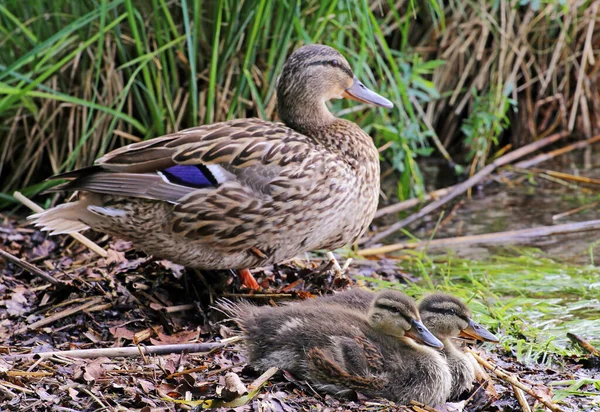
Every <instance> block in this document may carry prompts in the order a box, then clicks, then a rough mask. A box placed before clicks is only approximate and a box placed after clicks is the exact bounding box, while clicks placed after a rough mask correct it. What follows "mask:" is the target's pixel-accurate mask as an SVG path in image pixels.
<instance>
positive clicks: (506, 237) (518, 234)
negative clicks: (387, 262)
mask: <svg viewBox="0 0 600 412" xmlns="http://www.w3.org/2000/svg"><path fill="white" fill-rule="evenodd" d="M599 229H600V220H588V221H586V222H577V223H565V224H562V225H554V226H540V227H533V228H529V229H520V230H509V231H506V232H496V233H485V234H483V235H473V236H459V237H450V238H444V239H434V240H424V241H422V242H413V243H410V242H401V243H395V244H393V245H385V246H380V247H375V248H371V249H363V250H359V251H358V254H359V255H360V256H370V255H380V254H385V253H391V252H395V251H397V250H402V249H419V248H422V247H433V246H437V247H439V246H446V247H447V246H456V245H473V244H492V243H505V242H508V241H513V242H515V241H522V240H526V239H531V238H536V237H543V236H552V235H560V234H567V233H573V232H583V231H587V230H599Z"/></svg>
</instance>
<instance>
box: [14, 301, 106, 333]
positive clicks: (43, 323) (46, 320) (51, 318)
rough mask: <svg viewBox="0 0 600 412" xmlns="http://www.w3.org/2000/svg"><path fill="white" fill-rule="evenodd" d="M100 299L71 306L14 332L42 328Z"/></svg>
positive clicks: (94, 303)
mask: <svg viewBox="0 0 600 412" xmlns="http://www.w3.org/2000/svg"><path fill="white" fill-rule="evenodd" d="M100 301H102V298H94V299H92V300H90V301H89V302H87V303H84V304H83V305H79V306H76V307H74V308H69V309H66V310H63V311H62V312H58V313H55V314H54V315H52V316H49V317H47V318H44V319H41V320H38V321H37V322H33V323H32V324H31V325H27V326H24V327H22V328H20V329H17V330H16V331H15V332H14V334H15V335H20V334H21V333H24V332H26V331H28V330H32V329H37V328H41V327H42V326H46V325H49V324H51V323H53V322H55V321H57V320H59V319H62V318H66V317H67V316H71V315H73V314H75V313H77V312H81V311H84V310H86V309H87V308H90V307H92V306H94V305H97V304H98V303H100Z"/></svg>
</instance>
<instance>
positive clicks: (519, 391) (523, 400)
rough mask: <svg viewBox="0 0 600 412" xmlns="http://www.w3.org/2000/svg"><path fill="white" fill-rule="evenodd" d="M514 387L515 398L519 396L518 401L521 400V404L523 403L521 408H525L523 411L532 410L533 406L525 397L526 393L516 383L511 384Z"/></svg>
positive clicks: (528, 411) (529, 411)
mask: <svg viewBox="0 0 600 412" xmlns="http://www.w3.org/2000/svg"><path fill="white" fill-rule="evenodd" d="M510 386H511V387H512V389H513V391H514V392H515V398H517V401H518V402H519V405H521V409H522V410H523V412H531V408H530V407H529V404H528V403H527V399H526V398H525V393H524V392H523V390H522V389H520V388H517V387H516V386H515V385H510Z"/></svg>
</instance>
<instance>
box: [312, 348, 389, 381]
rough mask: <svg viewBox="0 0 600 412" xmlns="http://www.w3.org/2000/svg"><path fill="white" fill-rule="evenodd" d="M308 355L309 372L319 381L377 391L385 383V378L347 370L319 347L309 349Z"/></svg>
mask: <svg viewBox="0 0 600 412" xmlns="http://www.w3.org/2000/svg"><path fill="white" fill-rule="evenodd" d="M306 356H307V360H308V368H309V373H310V375H311V376H312V377H313V378H314V379H315V380H317V381H320V382H323V383H330V384H335V385H339V386H341V387H345V388H348V389H352V390H356V391H376V390H379V389H381V388H382V387H383V385H384V380H382V379H380V378H376V377H365V376H360V375H357V374H354V373H350V372H348V371H346V370H345V369H344V368H343V367H342V366H341V365H340V364H338V363H337V362H335V361H333V360H331V359H330V358H329V357H328V356H327V355H326V354H325V352H324V351H323V350H321V349H320V348H318V347H313V348H311V349H309V350H308V351H307V353H306Z"/></svg>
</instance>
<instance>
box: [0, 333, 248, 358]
mask: <svg viewBox="0 0 600 412" xmlns="http://www.w3.org/2000/svg"><path fill="white" fill-rule="evenodd" d="M240 340H242V337H241V336H235V337H233V338H229V339H223V340H222V341H220V342H210V343H183V344H175V345H158V346H128V347H123V348H99V349H78V350H63V351H57V352H40V353H26V354H21V355H6V356H2V357H0V359H2V360H5V361H14V360H17V359H39V358H41V359H48V358H52V357H54V356H66V357H69V358H78V359H90V358H100V357H107V358H117V357H135V356H140V354H141V353H142V354H144V355H167V354H170V353H182V352H187V353H201V352H210V351H211V350H214V349H218V348H222V347H225V346H227V345H230V344H232V343H235V342H238V341H240Z"/></svg>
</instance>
